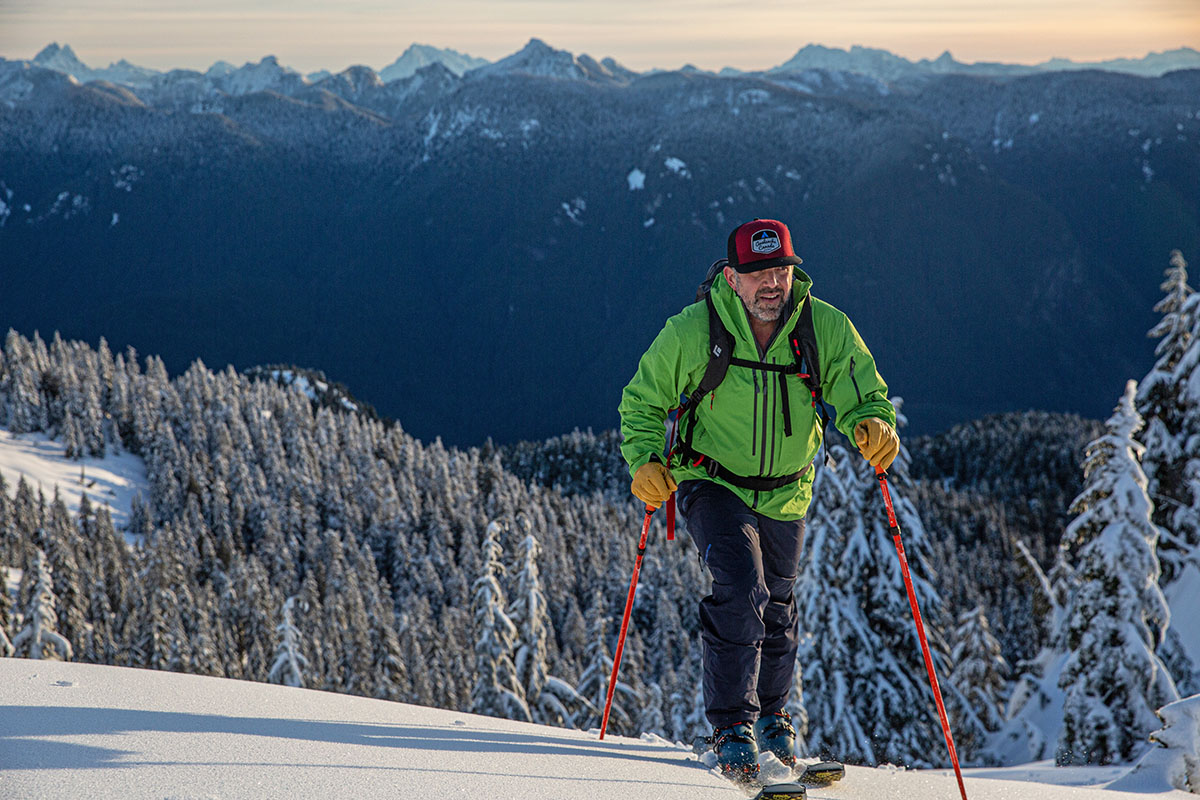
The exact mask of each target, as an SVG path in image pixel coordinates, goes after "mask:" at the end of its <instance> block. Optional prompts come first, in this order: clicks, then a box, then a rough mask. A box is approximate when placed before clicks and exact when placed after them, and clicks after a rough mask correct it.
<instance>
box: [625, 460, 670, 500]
mask: <svg viewBox="0 0 1200 800" xmlns="http://www.w3.org/2000/svg"><path fill="white" fill-rule="evenodd" d="M678 488H679V486H678V485H677V484H676V483H675V478H673V477H672V476H671V470H669V469H667V468H666V467H665V466H663V465H662V464H660V463H659V462H657V461H647V462H646V463H645V464H642V465H641V466H640V467H638V468H637V472H635V473H633V486H632V487H630V491H632V492H633V495H634V497H636V498H637V499H638V500H641V501H642V502H643V503H645V504H646V507H647V508H651V509H654V508H658V507H659V506H661V505H662V504H663V503H665V502H667V498H668V497H670V496H671V492H673V491H675V490H676V489H678Z"/></svg>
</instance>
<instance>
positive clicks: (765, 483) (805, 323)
mask: <svg viewBox="0 0 1200 800" xmlns="http://www.w3.org/2000/svg"><path fill="white" fill-rule="evenodd" d="M728 264H729V261H728V259H724V258H721V259H718V260H716V261H714V262H713V263H712V265H711V266H710V267H709V268H708V273H707V275H706V276H705V279H704V282H703V283H701V284H700V286H699V288H698V289H697V290H696V302H699V301H700V300H701V299H702V298H703V299H704V301H705V303H706V304H707V306H708V345H709V348H708V365H707V366H706V367H705V369H704V376H703V377H702V378H701V379H700V385H699V386H697V387H696V388H695V390H693V391H692V393H691V394H690V395H687V396H686V397H684V398H683V400H682V402H681V403H680V405H679V409H678V412H677V413H676V417H675V431H676V432H678V431H682V435H681V436H679V437H678V439H677V441H675V442H674V443H673V444H672V447H671V452H670V453H669V454H668V459H667V462H668V466H669V464H670V461H671V457H672V455H674V454H678V455H679V457H680V460H681V461H691V462H692V465H693V466H698V465H700V464H704V465H705V468H706V469H707V470H708V474H709V476H710V477H714V478H721V479H722V480H724V481H726V482H728V483H730V484H732V485H734V486H738V487H740V488H743V489H751V490H754V491H771V490H772V489H778V488H779V487H780V486H786V485H787V484H790V483H795V482H796V480H798V479H799V478H800V476H801V475H803V474H804V473H805V472H807V471H808V468H809V466H810V465H806V466H805V467H804V468H803V469H801V470H800V471H799V472H796V473H793V474H791V475H784V476H780V477H770V476H765V475H761V476H753V477H751V476H744V475H737V474H735V473H733V472H730V471H729V470H727V469H726V468H725V467H723V466H721V465H720V464H719V463H718V462H717V461H716V460H714V459H713V458H711V457H710V456H707V455H705V454H703V453H700V452H699V451H697V450H696V449H695V448H694V447H692V433H693V431H694V429H695V427H696V410H695V409H696V407H697V406H698V405H699V404H700V401H701V400H702V399H703V398H704V396H705V395H706V394H708V393H709V392H711V391H713V390H714V389H716V388H717V386H719V385H720V384H721V381H723V380H725V374H726V373H727V372H728V371H729V367H730V366H735V367H748V368H751V369H756V370H759V371H763V372H774V373H776V374H778V375H779V389H780V398H781V401H782V406H783V434H784V436H791V435H792V417H791V412H790V410H789V404H788V386H787V379H788V376H790V375H795V376H797V377H799V378H800V380H802V381H803V382H804V385H805V387H807V388H808V391H809V393H810V394H811V395H812V404H813V408H817V409H818V410H819V414H820V418H821V439H822V441H824V439H825V432H826V428H827V427H828V425H829V412H828V410H827V409H826V408H825V402H824V397H823V394H822V392H821V361H820V357H819V354H818V352H817V334H816V330H815V329H814V327H813V316H812V295H810V294H808V293H805V295H804V297H803V299H802V302H803V304H804V305H803V306H802V308H801V310H800V318H799V319H798V320H797V321H796V326H795V327H794V328H792V330H791V331H790V332H789V333H788V343H789V344H790V345H791V350H792V354H793V355H794V356H795V361H794V362H793V363H791V364H786V365H780V364H764V363H763V362H761V361H748V360H746V359H742V358H734V356H733V346H734V342H733V334H732V333H730V332H729V330H728V329H727V328H726V327H725V323H724V322H723V321H722V320H721V315H720V314H718V313H717V309H716V306H714V305H713V301H712V291H711V290H712V284H713V281H714V280H716V278H717V276H718V275H720V274H721V272H722V271H723V270H724V268H725V267H726V266H728ZM685 420H686V423H685ZM826 453H827V455H826V461H827V463H828V460H829V459H828V451H826Z"/></svg>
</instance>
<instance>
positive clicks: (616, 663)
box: [600, 506, 654, 739]
mask: <svg viewBox="0 0 1200 800" xmlns="http://www.w3.org/2000/svg"><path fill="white" fill-rule="evenodd" d="M653 516H654V509H653V508H650V507H649V506H647V507H646V518H645V519H644V520H643V521H642V538H641V539H640V540H639V541H638V551H637V560H636V561H634V562H633V580H632V581H630V582H629V597H627V598H626V599H625V616H624V617H622V618H621V635H620V637H618V639H617V652H616V655H614V656H613V671H612V677H610V678H609V679H608V697H606V698H605V699H604V718H603V719H602V720H601V721H600V738H601V739H603V738H604V732H605V731H606V730H608V713H609V712H610V711H612V701H613V692H614V691H615V690H616V688H617V670H619V669H620V668H621V653H622V651H624V649H625V632H626V631H627V630H629V614H630V612H632V611H633V596H634V595H635V594H637V584H638V573H640V572H641V571H642V556H644V555H646V538H647V537H648V536H649V535H650V518H651V517H653Z"/></svg>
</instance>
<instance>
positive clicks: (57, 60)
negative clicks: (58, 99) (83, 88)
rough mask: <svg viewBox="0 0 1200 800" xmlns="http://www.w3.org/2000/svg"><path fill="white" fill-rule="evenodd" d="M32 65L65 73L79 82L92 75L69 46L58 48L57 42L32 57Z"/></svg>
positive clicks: (89, 69)
mask: <svg viewBox="0 0 1200 800" xmlns="http://www.w3.org/2000/svg"><path fill="white" fill-rule="evenodd" d="M33 63H34V64H37V65H38V66H39V67H45V68H47V69H53V70H57V71H58V72H65V73H67V74H68V75H72V76H74V77H75V78H77V79H78V80H80V81H86V80H88V79H89V78H90V77H91V74H92V70H91V68H90V67H88V65H87V64H84V63H83V62H82V61H80V60H79V57H78V56H76V55H75V51H74V50H72V49H71V45H69V44H66V45H62V46H61V47H60V46H59V44H58V42H51V43H50V44H48V45H46V46H45V47H43V48H42V49H41V51H40V52H39V53H38V54H37V55H36V56H34V57H33Z"/></svg>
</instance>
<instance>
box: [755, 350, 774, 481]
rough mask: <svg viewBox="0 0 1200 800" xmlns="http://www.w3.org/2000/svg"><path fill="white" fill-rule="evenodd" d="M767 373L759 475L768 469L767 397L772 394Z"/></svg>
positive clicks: (763, 381)
mask: <svg viewBox="0 0 1200 800" xmlns="http://www.w3.org/2000/svg"><path fill="white" fill-rule="evenodd" d="M769 383H770V382H769V381H768V380H767V373H765V372H764V373H763V379H762V384H763V396H762V446H761V447H760V448H759V449H758V474H759V475H762V474H763V470H765V469H766V468H767V395H768V394H770V392H771V387H770V386H769V385H768V384H769Z"/></svg>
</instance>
